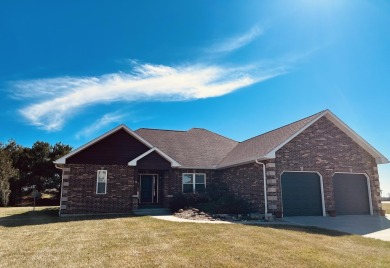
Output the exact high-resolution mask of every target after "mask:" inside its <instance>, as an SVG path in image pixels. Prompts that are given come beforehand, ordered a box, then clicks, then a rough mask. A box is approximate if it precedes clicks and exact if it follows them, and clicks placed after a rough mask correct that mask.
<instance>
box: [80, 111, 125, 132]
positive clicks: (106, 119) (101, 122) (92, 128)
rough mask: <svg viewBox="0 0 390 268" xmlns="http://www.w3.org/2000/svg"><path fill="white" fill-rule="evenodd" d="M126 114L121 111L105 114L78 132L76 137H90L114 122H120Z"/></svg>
mask: <svg viewBox="0 0 390 268" xmlns="http://www.w3.org/2000/svg"><path fill="white" fill-rule="evenodd" d="M125 116H126V114H120V113H119V112H114V113H108V114H105V115H103V116H102V117H101V118H99V119H98V120H96V121H95V122H94V123H93V124H91V125H89V126H87V127H85V128H83V129H82V130H81V131H79V132H78V133H76V138H77V139H79V138H81V137H90V136H92V135H93V134H95V133H96V132H98V131H100V130H101V129H103V128H104V127H106V126H109V125H110V124H112V123H119V122H120V121H121V120H122V119H123V118H124V117H125Z"/></svg>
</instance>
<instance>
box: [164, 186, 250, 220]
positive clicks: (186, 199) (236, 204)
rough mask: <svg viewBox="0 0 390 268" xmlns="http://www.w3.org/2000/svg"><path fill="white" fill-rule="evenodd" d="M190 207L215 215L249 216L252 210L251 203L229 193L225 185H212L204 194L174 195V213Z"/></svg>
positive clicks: (171, 205) (172, 205)
mask: <svg viewBox="0 0 390 268" xmlns="http://www.w3.org/2000/svg"><path fill="white" fill-rule="evenodd" d="M188 207H197V208H199V209H201V210H202V211H204V212H207V213H213V214H248V213H249V212H250V210H251V205H250V203H249V202H247V201H246V200H244V199H242V198H239V197H237V196H235V195H234V194H232V193H231V192H229V188H228V187H227V185H226V184H224V183H210V184H209V185H207V188H206V192H204V193H192V194H177V195H174V197H173V198H172V201H171V203H170V209H171V210H172V211H174V212H175V211H178V210H179V209H185V208H188Z"/></svg>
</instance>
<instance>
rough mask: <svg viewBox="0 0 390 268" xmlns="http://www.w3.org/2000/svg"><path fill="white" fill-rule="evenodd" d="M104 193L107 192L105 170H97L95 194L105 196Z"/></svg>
mask: <svg viewBox="0 0 390 268" xmlns="http://www.w3.org/2000/svg"><path fill="white" fill-rule="evenodd" d="M106 192H107V170H98V171H97V180H96V193H97V194H106Z"/></svg>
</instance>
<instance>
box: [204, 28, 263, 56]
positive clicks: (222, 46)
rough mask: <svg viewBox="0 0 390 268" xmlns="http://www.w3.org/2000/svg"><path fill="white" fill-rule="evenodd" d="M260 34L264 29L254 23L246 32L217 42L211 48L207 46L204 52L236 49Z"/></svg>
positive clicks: (222, 51)
mask: <svg viewBox="0 0 390 268" xmlns="http://www.w3.org/2000/svg"><path fill="white" fill-rule="evenodd" d="M262 34H264V29H262V28H260V27H259V26H258V25H255V26H254V27H252V28H251V29H250V30H249V31H248V32H245V33H243V34H241V35H238V36H235V37H232V38H228V39H225V40H222V41H220V42H217V43H216V44H214V45H213V46H211V48H208V49H207V50H206V52H209V53H225V52H232V51H234V50H236V49H239V48H241V47H243V46H246V45H248V44H249V43H251V42H252V41H253V40H255V39H256V38H257V37H259V36H260V35H262Z"/></svg>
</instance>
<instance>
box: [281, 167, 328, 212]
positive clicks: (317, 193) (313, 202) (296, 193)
mask: <svg viewBox="0 0 390 268" xmlns="http://www.w3.org/2000/svg"><path fill="white" fill-rule="evenodd" d="M282 202H283V216H322V215H323V214H322V196H321V180H320V176H319V175H318V174H317V173H310V172H284V173H283V174H282Z"/></svg>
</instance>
